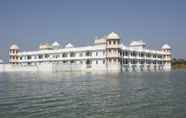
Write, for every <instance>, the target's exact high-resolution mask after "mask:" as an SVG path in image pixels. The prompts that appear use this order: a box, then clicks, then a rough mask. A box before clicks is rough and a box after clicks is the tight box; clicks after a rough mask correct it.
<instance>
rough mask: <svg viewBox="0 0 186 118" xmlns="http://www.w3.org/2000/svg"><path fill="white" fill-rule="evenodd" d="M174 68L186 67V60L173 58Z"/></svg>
mask: <svg viewBox="0 0 186 118" xmlns="http://www.w3.org/2000/svg"><path fill="white" fill-rule="evenodd" d="M172 66H173V68H186V60H185V59H175V58H174V59H172Z"/></svg>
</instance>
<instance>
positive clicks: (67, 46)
mask: <svg viewBox="0 0 186 118" xmlns="http://www.w3.org/2000/svg"><path fill="white" fill-rule="evenodd" d="M73 47H74V46H73V45H72V44H71V43H68V44H67V45H65V48H73Z"/></svg>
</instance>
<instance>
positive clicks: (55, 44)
mask: <svg viewBox="0 0 186 118" xmlns="http://www.w3.org/2000/svg"><path fill="white" fill-rule="evenodd" d="M59 46H60V44H59V43H58V42H57V41H54V43H52V47H59Z"/></svg>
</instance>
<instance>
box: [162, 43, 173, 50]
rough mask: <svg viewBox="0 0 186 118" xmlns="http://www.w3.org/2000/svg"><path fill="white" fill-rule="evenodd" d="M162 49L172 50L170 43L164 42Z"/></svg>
mask: <svg viewBox="0 0 186 118" xmlns="http://www.w3.org/2000/svg"><path fill="white" fill-rule="evenodd" d="M161 49H168V50H170V49H171V47H170V46H169V45H168V44H164V45H163V46H162V47H161Z"/></svg>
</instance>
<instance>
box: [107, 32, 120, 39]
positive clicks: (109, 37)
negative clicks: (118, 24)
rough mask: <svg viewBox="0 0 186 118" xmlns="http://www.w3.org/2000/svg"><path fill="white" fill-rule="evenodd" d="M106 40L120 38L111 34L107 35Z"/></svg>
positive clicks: (115, 34)
mask: <svg viewBox="0 0 186 118" xmlns="http://www.w3.org/2000/svg"><path fill="white" fill-rule="evenodd" d="M107 39H120V37H119V34H117V33H115V32H111V33H110V34H108V36H107Z"/></svg>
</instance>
